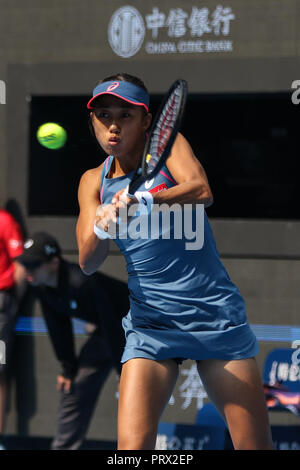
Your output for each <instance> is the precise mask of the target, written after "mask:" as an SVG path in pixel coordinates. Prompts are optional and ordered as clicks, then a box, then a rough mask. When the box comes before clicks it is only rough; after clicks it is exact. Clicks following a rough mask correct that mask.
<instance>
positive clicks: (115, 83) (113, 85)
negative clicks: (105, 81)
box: [106, 82, 120, 91]
mask: <svg viewBox="0 0 300 470" xmlns="http://www.w3.org/2000/svg"><path fill="white" fill-rule="evenodd" d="M119 85H120V83H119V82H114V83H112V84H111V85H109V87H107V88H106V91H113V90H115V89H116V88H118V86H119Z"/></svg>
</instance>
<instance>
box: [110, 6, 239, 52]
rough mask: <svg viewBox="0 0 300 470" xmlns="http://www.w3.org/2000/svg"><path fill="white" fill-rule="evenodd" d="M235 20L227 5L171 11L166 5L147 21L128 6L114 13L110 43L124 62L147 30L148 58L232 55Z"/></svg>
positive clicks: (146, 50) (146, 48) (155, 7)
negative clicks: (174, 55) (156, 56)
mask: <svg viewBox="0 0 300 470" xmlns="http://www.w3.org/2000/svg"><path fill="white" fill-rule="evenodd" d="M182 3H183V2H182ZM162 8H163V9H162ZM235 19H236V15H235V13H234V11H233V10H232V8H231V7H230V6H227V5H226V6H223V5H217V6H216V7H213V8H211V7H210V8H209V7H207V6H205V5H202V6H201V7H200V8H199V6H189V8H188V7H187V6H186V5H183V8H169V10H166V8H165V5H163V7H157V6H153V7H152V11H148V12H147V13H146V14H145V20H144V18H143V17H142V16H141V14H140V13H139V11H138V10H137V9H136V8H134V7H132V6H128V5H127V6H124V7H121V8H119V9H118V10H116V11H115V12H114V13H113V15H112V17H111V20H110V22H109V25H108V40H109V43H110V46H111V48H112V50H113V51H114V52H115V54H117V55H119V56H120V57H124V58H128V57H131V56H133V55H135V54H136V53H137V52H138V51H139V50H140V49H141V47H142V45H143V42H144V39H145V36H146V30H147V36H148V38H147V39H146V41H145V47H144V53H146V54H151V55H153V54H154V55H158V54H159V55H162V54H215V53H217V54H224V53H232V52H233V49H234V44H233V39H232V37H231V25H232V23H233V22H234V21H235ZM150 35H151V36H150Z"/></svg>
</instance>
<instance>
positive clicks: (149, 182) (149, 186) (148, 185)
mask: <svg viewBox="0 0 300 470" xmlns="http://www.w3.org/2000/svg"><path fill="white" fill-rule="evenodd" d="M153 183H154V178H152V179H151V180H149V181H145V188H146V189H149V188H151V186H152V185H153Z"/></svg>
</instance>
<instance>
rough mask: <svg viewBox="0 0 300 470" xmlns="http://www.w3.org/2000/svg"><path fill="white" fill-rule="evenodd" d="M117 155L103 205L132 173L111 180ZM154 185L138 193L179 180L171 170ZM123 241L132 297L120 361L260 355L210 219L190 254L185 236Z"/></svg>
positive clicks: (106, 172) (164, 171) (104, 179)
mask: <svg viewBox="0 0 300 470" xmlns="http://www.w3.org/2000/svg"><path fill="white" fill-rule="evenodd" d="M113 158H114V157H111V156H110V157H108V158H107V159H106V161H105V163H104V166H103V171H102V175H101V188H100V198H101V203H102V204H109V203H111V200H112V197H113V196H114V194H115V193H116V192H117V191H119V190H121V189H123V188H125V187H126V186H127V185H128V184H129V182H130V181H131V177H132V176H133V173H134V172H131V173H128V174H127V175H124V176H121V177H117V178H108V175H109V171H110V167H111V164H112V162H113ZM149 184H150V182H146V186H145V184H144V185H142V186H141V187H140V188H139V190H140V191H147V190H148V191H151V192H156V191H160V190H164V189H167V188H170V187H172V186H174V185H176V182H175V181H174V180H173V178H172V175H171V174H170V172H169V170H168V169H167V167H166V166H165V167H163V169H162V170H161V171H160V172H159V173H158V175H157V176H156V177H155V178H154V180H153V182H152V186H151V188H150V189H149ZM149 217H150V215H149ZM121 238H122V237H119V238H116V239H115V240H114V241H115V243H116V244H117V245H118V247H119V248H120V250H121V252H122V253H123V254H124V256H125V258H126V262H127V271H128V288H129V293H130V310H129V312H128V314H127V315H126V317H124V318H123V328H124V330H125V335H126V346H125V349H124V353H123V356H122V362H126V361H128V360H129V359H132V358H136V357H143V358H148V359H154V360H163V359H167V358H174V359H180V360H182V359H195V360H201V359H209V358H218V359H224V360H231V359H242V358H249V357H253V356H255V355H256V354H257V352H258V346H257V340H256V338H255V336H254V334H253V332H252V330H251V328H250V326H249V324H248V321H247V318H246V313H245V304H244V300H243V298H242V296H241V294H240V292H239V290H238V288H237V287H236V286H235V285H234V284H233V282H232V281H231V280H230V278H229V276H228V274H227V272H226V269H225V267H224V266H223V264H222V262H221V260H220V257H219V254H218V251H217V248H216V245H215V241H214V237H213V234H212V230H211V227H210V224H209V222H208V220H207V217H206V215H205V214H204V244H203V247H202V248H201V249H197V250H187V249H186V248H185V247H186V242H187V240H186V239H172V238H170V239H163V238H160V239H143V238H137V239H133V238H127V239H121ZM116 295H117V293H116Z"/></svg>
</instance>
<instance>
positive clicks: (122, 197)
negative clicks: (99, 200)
mask: <svg viewBox="0 0 300 470" xmlns="http://www.w3.org/2000/svg"><path fill="white" fill-rule="evenodd" d="M127 194H128V186H127V187H126V188H125V189H121V190H120V191H118V192H117V193H116V194H115V195H114V197H113V198H112V201H111V202H112V204H113V205H114V206H115V208H116V212H117V214H118V216H120V217H121V218H122V211H121V213H120V209H121V208H127V209H128V208H129V207H130V206H132V205H134V204H136V205H138V200H137V199H136V198H135V197H129V196H128V195H127ZM131 215H133V214H131Z"/></svg>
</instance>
